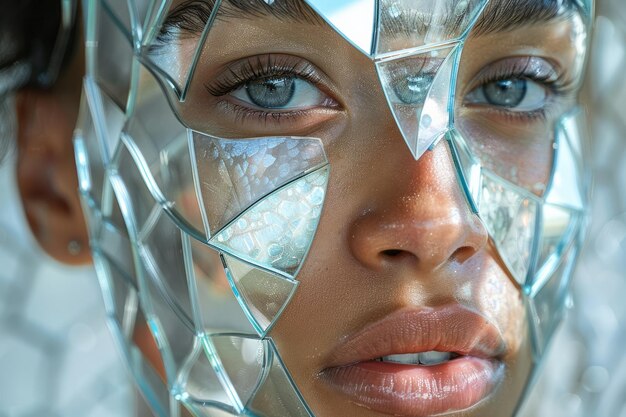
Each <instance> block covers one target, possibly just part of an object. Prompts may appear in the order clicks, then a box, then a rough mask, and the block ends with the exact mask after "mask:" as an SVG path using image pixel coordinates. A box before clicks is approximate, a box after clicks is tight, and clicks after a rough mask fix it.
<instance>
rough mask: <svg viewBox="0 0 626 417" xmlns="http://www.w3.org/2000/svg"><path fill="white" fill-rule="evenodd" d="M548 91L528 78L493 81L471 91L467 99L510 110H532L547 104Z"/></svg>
mask: <svg viewBox="0 0 626 417" xmlns="http://www.w3.org/2000/svg"><path fill="white" fill-rule="evenodd" d="M547 97H548V93H547V90H546V88H545V87H544V86H542V85H541V84H539V83H538V82H535V81H532V80H530V79H527V78H508V79H502V80H496V81H491V82H488V83H485V84H483V85H481V86H480V87H478V88H476V89H474V90H473V91H472V92H470V93H469V94H468V95H467V97H466V101H467V102H469V103H474V104H482V105H486V106H492V107H501V108H504V109H507V110H509V111H517V112H530V111H535V110H540V109H542V108H543V107H545V105H546V101H547Z"/></svg>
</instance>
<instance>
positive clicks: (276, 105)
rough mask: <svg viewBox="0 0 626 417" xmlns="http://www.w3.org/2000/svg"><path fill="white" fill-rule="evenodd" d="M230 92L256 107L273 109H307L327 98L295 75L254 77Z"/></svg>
mask: <svg viewBox="0 0 626 417" xmlns="http://www.w3.org/2000/svg"><path fill="white" fill-rule="evenodd" d="M230 94H231V95H232V96H233V97H235V98H237V99H238V100H240V101H243V102H245V103H248V104H252V105H254V106H255V107H258V108H261V109H272V110H294V109H307V108H312V107H316V106H319V105H321V104H323V103H324V101H325V100H326V95H325V94H324V93H322V92H321V91H320V90H319V89H318V88H317V87H315V86H314V85H313V84H311V83H310V82H308V81H306V80H304V79H302V78H299V77H297V76H295V75H280V76H272V77H263V78H257V79H252V80H249V81H247V82H246V83H244V84H243V85H241V86H240V87H239V88H237V89H236V90H234V91H232V92H231V93H230Z"/></svg>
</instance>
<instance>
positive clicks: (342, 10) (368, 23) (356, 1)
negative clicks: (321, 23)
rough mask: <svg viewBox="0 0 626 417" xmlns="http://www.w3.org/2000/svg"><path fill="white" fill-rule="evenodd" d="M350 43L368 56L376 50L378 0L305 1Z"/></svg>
mask: <svg viewBox="0 0 626 417" xmlns="http://www.w3.org/2000/svg"><path fill="white" fill-rule="evenodd" d="M305 1H306V2H307V3H308V4H309V5H310V6H311V7H312V8H313V9H315V11H317V12H318V13H319V15H320V16H321V17H322V18H323V19H324V20H326V22H328V24H329V25H330V26H332V27H333V28H334V29H335V30H337V32H339V33H340V34H341V35H343V36H344V37H345V38H346V39H347V40H348V42H350V43H351V44H352V45H354V46H355V47H356V48H357V49H359V50H361V51H362V52H363V53H365V54H366V55H371V54H372V53H373V49H374V42H375V38H374V34H375V31H376V28H375V24H376V19H377V16H376V15H377V8H378V4H377V0H346V1H333V0H305Z"/></svg>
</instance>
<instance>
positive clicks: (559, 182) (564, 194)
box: [546, 112, 585, 211]
mask: <svg viewBox="0 0 626 417" xmlns="http://www.w3.org/2000/svg"><path fill="white" fill-rule="evenodd" d="M580 118H581V116H580V112H574V113H573V114H570V115H567V116H566V117H565V119H564V120H562V121H561V123H559V125H557V128H556V135H557V138H556V141H555V148H556V150H555V161H554V168H553V169H554V175H553V177H552V182H551V184H550V186H549V187H550V188H549V190H548V192H547V195H546V201H547V202H548V203H550V204H555V205H560V206H563V207H570V208H572V209H573V210H579V211H580V210H582V209H583V207H584V203H583V201H584V198H585V195H584V193H583V186H584V184H583V178H581V175H582V171H583V170H582V155H581V139H580V137H579V136H578V135H579V132H580V131H581V130H582V131H584V127H582V126H577V125H576V124H577V123H579V122H578V120H577V119H580Z"/></svg>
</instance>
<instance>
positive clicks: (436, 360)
mask: <svg viewBox="0 0 626 417" xmlns="http://www.w3.org/2000/svg"><path fill="white" fill-rule="evenodd" d="M451 357H452V354H451V353H450V352H437V351H435V350H431V351H430V352H421V353H405V354H402V355H389V356H384V357H382V358H381V359H380V360H381V361H382V362H393V363H402V364H405V365H426V366H428V365H438V364H440V363H443V362H447V361H449V360H450V358H451Z"/></svg>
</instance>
